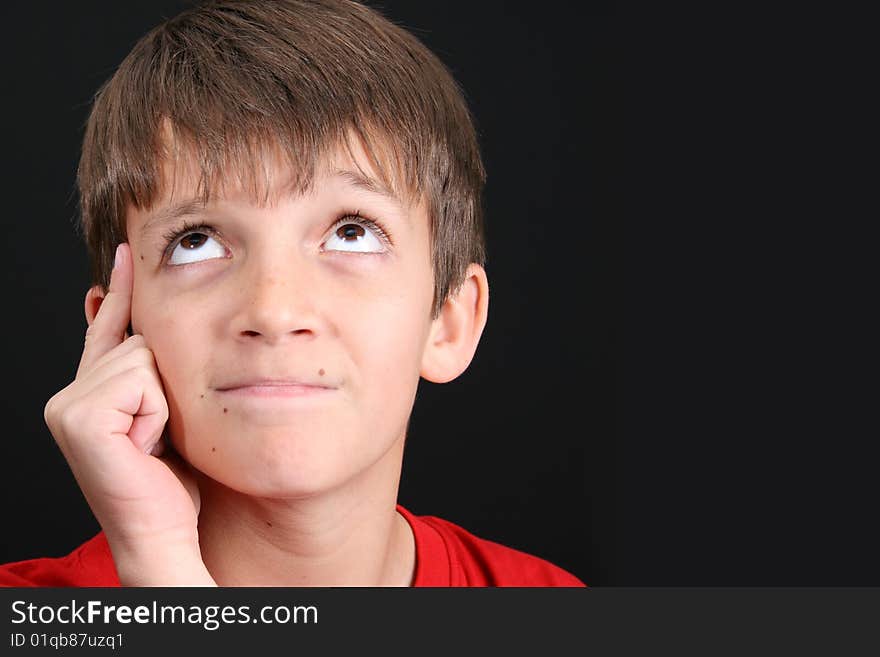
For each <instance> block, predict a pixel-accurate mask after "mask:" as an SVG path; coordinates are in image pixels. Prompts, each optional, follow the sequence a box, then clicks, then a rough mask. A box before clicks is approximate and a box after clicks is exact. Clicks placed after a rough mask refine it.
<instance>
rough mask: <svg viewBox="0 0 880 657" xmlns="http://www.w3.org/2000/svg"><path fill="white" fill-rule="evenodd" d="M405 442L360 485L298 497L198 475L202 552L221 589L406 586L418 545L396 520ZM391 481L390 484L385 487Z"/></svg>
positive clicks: (362, 478) (348, 484) (403, 522)
mask: <svg viewBox="0 0 880 657" xmlns="http://www.w3.org/2000/svg"><path fill="white" fill-rule="evenodd" d="M402 448H403V440H402V439H401V440H400V441H398V443H396V444H395V446H394V447H392V449H391V450H389V452H388V453H386V454H385V455H384V456H383V457H382V459H380V460H379V461H378V462H377V463H375V464H374V465H373V466H371V467H370V468H368V469H367V470H366V471H365V472H362V473H361V474H360V475H359V476H358V477H357V478H355V479H354V480H352V481H349V482H346V484H344V485H343V486H340V487H338V488H335V489H333V490H331V491H325V492H321V493H317V494H313V495H308V496H304V497H297V498H286V499H277V498H261V497H255V496H253V495H246V494H243V493H241V492H238V491H235V490H233V489H231V488H228V487H226V486H224V485H222V484H220V483H219V482H217V481H214V480H212V479H209V478H208V477H205V476H201V477H200V479H199V492H200V495H201V511H200V513H199V545H200V547H201V551H202V559H203V561H204V562H205V566H206V567H207V568H208V571H209V572H210V573H211V575H212V577H213V578H214V580H215V581H216V582H217V584H218V585H220V586H409V585H410V584H411V582H412V576H413V572H414V568H415V544H414V540H413V536H412V531H411V529H410V527H409V524H408V523H407V521H406V520H405V519H404V518H403V517H402V516H401V515H400V514H398V513H397V510H396V502H397V488H398V482H399V481H400V466H401V462H402V456H403V452H402ZM388 482H391V484H390V485H389V483H388Z"/></svg>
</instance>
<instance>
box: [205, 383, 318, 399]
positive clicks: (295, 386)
mask: <svg viewBox="0 0 880 657" xmlns="http://www.w3.org/2000/svg"><path fill="white" fill-rule="evenodd" d="M215 390H216V391H217V392H219V393H221V394H222V395H224V396H228V397H240V398H249V397H250V398H273V397H281V398H289V397H309V396H314V395H324V394H327V393H329V392H332V391H333V390H335V388H333V387H332V386H328V385H324V384H319V383H313V382H309V381H299V380H291V379H256V380H249V381H240V382H235V383H232V384H229V385H223V386H221V387H218V388H215Z"/></svg>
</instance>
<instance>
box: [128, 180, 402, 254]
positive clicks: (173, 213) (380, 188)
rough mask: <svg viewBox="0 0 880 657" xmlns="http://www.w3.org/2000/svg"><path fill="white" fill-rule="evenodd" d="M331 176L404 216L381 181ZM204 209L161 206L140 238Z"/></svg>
mask: <svg viewBox="0 0 880 657" xmlns="http://www.w3.org/2000/svg"><path fill="white" fill-rule="evenodd" d="M331 176H332V177H334V178H339V179H341V180H343V181H344V182H346V183H347V184H348V186H349V187H353V188H355V189H359V190H361V191H364V192H367V193H368V194H372V195H374V196H379V197H381V198H384V199H385V200H386V201H390V202H391V203H392V204H393V205H394V206H395V207H396V208H397V209H398V210H400V212H401V214H402V215H403V216H406V210H405V205H404V203H403V201H401V200H400V198H399V197H398V196H397V195H396V194H395V193H394V192H393V191H392V190H390V189H389V188H388V187H387V186H386V185H384V184H383V183H382V182H381V181H379V180H376V179H375V178H371V177H369V176H366V175H364V174H362V173H359V172H357V171H351V170H349V169H336V170H334V171H332V172H331ZM206 210H207V207H206V206H205V204H204V202H203V200H202V199H201V198H190V199H186V200H183V201H179V202H177V203H174V204H172V205H169V206H167V207H165V208H162V209H161V210H159V211H158V212H157V213H156V214H154V215H153V216H152V217H150V218H149V219H148V220H147V221H146V222H145V223H144V225H143V227H142V228H141V239H143V238H145V237H146V236H148V235H149V234H150V232H151V231H152V230H153V229H154V228H158V227H160V226H163V225H165V224H169V223H172V222H175V221H177V220H178V219H180V218H181V217H192V216H197V215H199V214H202V213H204V212H205V211H206Z"/></svg>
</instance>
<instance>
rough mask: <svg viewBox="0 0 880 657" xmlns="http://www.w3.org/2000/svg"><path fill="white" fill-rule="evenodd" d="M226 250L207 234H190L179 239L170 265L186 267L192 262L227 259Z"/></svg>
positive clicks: (196, 232) (169, 259)
mask: <svg viewBox="0 0 880 657" xmlns="http://www.w3.org/2000/svg"><path fill="white" fill-rule="evenodd" d="M225 257H226V248H225V247H224V246H223V245H222V244H220V242H218V241H217V240H216V239H214V238H213V237H212V236H210V235H208V234H207V233H205V232H198V231H194V232H190V233H186V234H185V235H183V236H182V237H181V238H180V239H178V241H177V244H176V245H175V246H174V248H173V249H172V251H171V255H170V256H169V258H168V264H169V265H186V264H189V263H191V262H200V261H202V260H211V259H213V258H225Z"/></svg>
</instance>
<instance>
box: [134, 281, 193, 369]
mask: <svg viewBox="0 0 880 657" xmlns="http://www.w3.org/2000/svg"><path fill="white" fill-rule="evenodd" d="M201 316H203V315H202V314H201V313H199V312H193V309H192V308H187V307H185V305H184V304H181V303H180V302H179V301H176V300H174V299H169V298H167V297H166V298H164V299H163V301H162V302H161V303H160V302H158V301H155V302H151V303H142V304H140V305H139V304H137V303H135V301H134V300H133V301H132V323H133V326H134V327H135V328H136V330H137V331H138V332H140V333H141V334H142V335H143V336H144V339H145V341H146V343H147V347H149V349H150V350H151V351H152V352H153V356H154V357H155V359H156V364H157V366H158V368H159V373H160V375H161V376H162V379H163V380H164V381H166V382H169V383H172V384H173V385H175V386H177V385H178V384H181V383H184V382H185V381H186V380H187V379H189V378H191V377H190V376H188V375H187V373H191V372H192V371H193V368H196V367H198V363H199V362H200V361H201V352H200V349H201V348H202V347H203V346H204V344H205V340H204V336H203V335H202V332H203V331H204V323H200V322H199V321H198V318H199V317H201Z"/></svg>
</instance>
